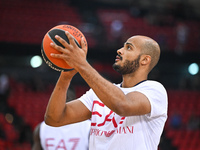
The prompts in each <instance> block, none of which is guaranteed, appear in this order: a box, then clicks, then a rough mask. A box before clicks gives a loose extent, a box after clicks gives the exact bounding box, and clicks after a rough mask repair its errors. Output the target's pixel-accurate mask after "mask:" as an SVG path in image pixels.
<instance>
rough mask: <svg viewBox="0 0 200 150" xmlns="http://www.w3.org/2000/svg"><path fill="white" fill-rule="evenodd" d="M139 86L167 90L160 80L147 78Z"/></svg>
mask: <svg viewBox="0 0 200 150" xmlns="http://www.w3.org/2000/svg"><path fill="white" fill-rule="evenodd" d="M138 88H145V89H149V90H159V91H166V89H165V87H164V86H163V85H162V84H161V83H160V82H158V81H153V80H147V81H145V82H143V83H141V84H140V85H138Z"/></svg>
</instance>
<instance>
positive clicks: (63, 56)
mask: <svg viewBox="0 0 200 150" xmlns="http://www.w3.org/2000/svg"><path fill="white" fill-rule="evenodd" d="M50 55H51V57H54V58H59V59H64V60H65V59H67V56H66V55H63V54H55V53H51V54H50Z"/></svg>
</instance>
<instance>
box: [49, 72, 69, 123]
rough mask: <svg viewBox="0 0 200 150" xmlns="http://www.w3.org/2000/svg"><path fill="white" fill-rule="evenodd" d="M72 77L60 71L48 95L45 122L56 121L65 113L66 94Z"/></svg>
mask: <svg viewBox="0 0 200 150" xmlns="http://www.w3.org/2000/svg"><path fill="white" fill-rule="evenodd" d="M71 79H72V77H68V76H67V75H65V74H64V73H61V75H60V77H59V79H58V81H57V83H56V86H55V88H54V90H53V93H52V95H51V97H50V100H49V103H48V105H47V109H46V113H45V122H46V123H48V124H52V123H58V122H59V121H60V120H61V119H62V117H63V116H64V114H65V109H66V105H65V103H66V95H67V90H68V87H69V85H70V82H71Z"/></svg>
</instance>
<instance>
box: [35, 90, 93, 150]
mask: <svg viewBox="0 0 200 150" xmlns="http://www.w3.org/2000/svg"><path fill="white" fill-rule="evenodd" d="M75 97H76V96H75V92H74V90H72V89H69V90H68V93H67V102H69V101H71V100H72V99H74V98H75ZM90 125H91V121H90V120H86V121H82V122H79V123H74V124H70V125H64V126H61V127H52V126H48V125H47V124H46V123H45V122H44V121H43V122H41V123H40V124H38V125H37V126H36V128H35V130H34V133H33V146H32V150H56V149H63V150H80V149H81V150H88V144H89V132H90Z"/></svg>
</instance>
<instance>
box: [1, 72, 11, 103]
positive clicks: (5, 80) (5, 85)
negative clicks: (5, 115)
mask: <svg viewBox="0 0 200 150" xmlns="http://www.w3.org/2000/svg"><path fill="white" fill-rule="evenodd" d="M9 93H10V83H9V77H8V76H7V75H6V74H1V75H0V101H1V102H2V101H3V102H5V101H6V100H7V98H8V96H9Z"/></svg>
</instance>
